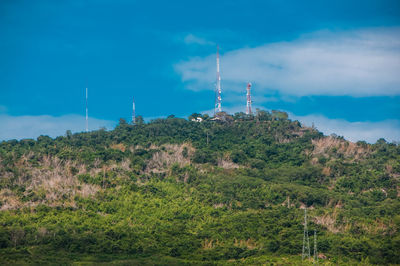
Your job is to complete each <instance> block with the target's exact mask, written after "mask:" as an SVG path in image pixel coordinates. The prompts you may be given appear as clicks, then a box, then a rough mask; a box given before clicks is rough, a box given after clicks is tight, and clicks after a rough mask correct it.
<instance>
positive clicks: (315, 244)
mask: <svg viewBox="0 0 400 266" xmlns="http://www.w3.org/2000/svg"><path fill="white" fill-rule="evenodd" d="M314 264H318V250H317V231H316V230H314Z"/></svg>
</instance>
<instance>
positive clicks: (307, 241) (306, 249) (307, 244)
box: [301, 208, 310, 260]
mask: <svg viewBox="0 0 400 266" xmlns="http://www.w3.org/2000/svg"><path fill="white" fill-rule="evenodd" d="M305 257H308V259H310V239H309V237H308V228H307V208H305V209H304V232H303V251H302V253H301V259H302V260H304V258H305Z"/></svg>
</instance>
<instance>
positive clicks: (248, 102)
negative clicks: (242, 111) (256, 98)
mask: <svg viewBox="0 0 400 266" xmlns="http://www.w3.org/2000/svg"><path fill="white" fill-rule="evenodd" d="M250 89H251V83H250V82H249V83H247V104H246V115H251V95H250Z"/></svg>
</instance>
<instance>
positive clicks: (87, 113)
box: [86, 87, 89, 132]
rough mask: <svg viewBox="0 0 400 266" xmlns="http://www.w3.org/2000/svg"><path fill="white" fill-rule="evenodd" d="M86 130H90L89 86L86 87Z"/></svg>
mask: <svg viewBox="0 0 400 266" xmlns="http://www.w3.org/2000/svg"><path fill="white" fill-rule="evenodd" d="M86 132H89V110H88V88H87V87H86Z"/></svg>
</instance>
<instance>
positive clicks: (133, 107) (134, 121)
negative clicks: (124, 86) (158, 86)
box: [132, 97, 136, 125]
mask: <svg viewBox="0 0 400 266" xmlns="http://www.w3.org/2000/svg"><path fill="white" fill-rule="evenodd" d="M132 98H133V102H132V125H134V124H135V123H136V113H135V97H132Z"/></svg>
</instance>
